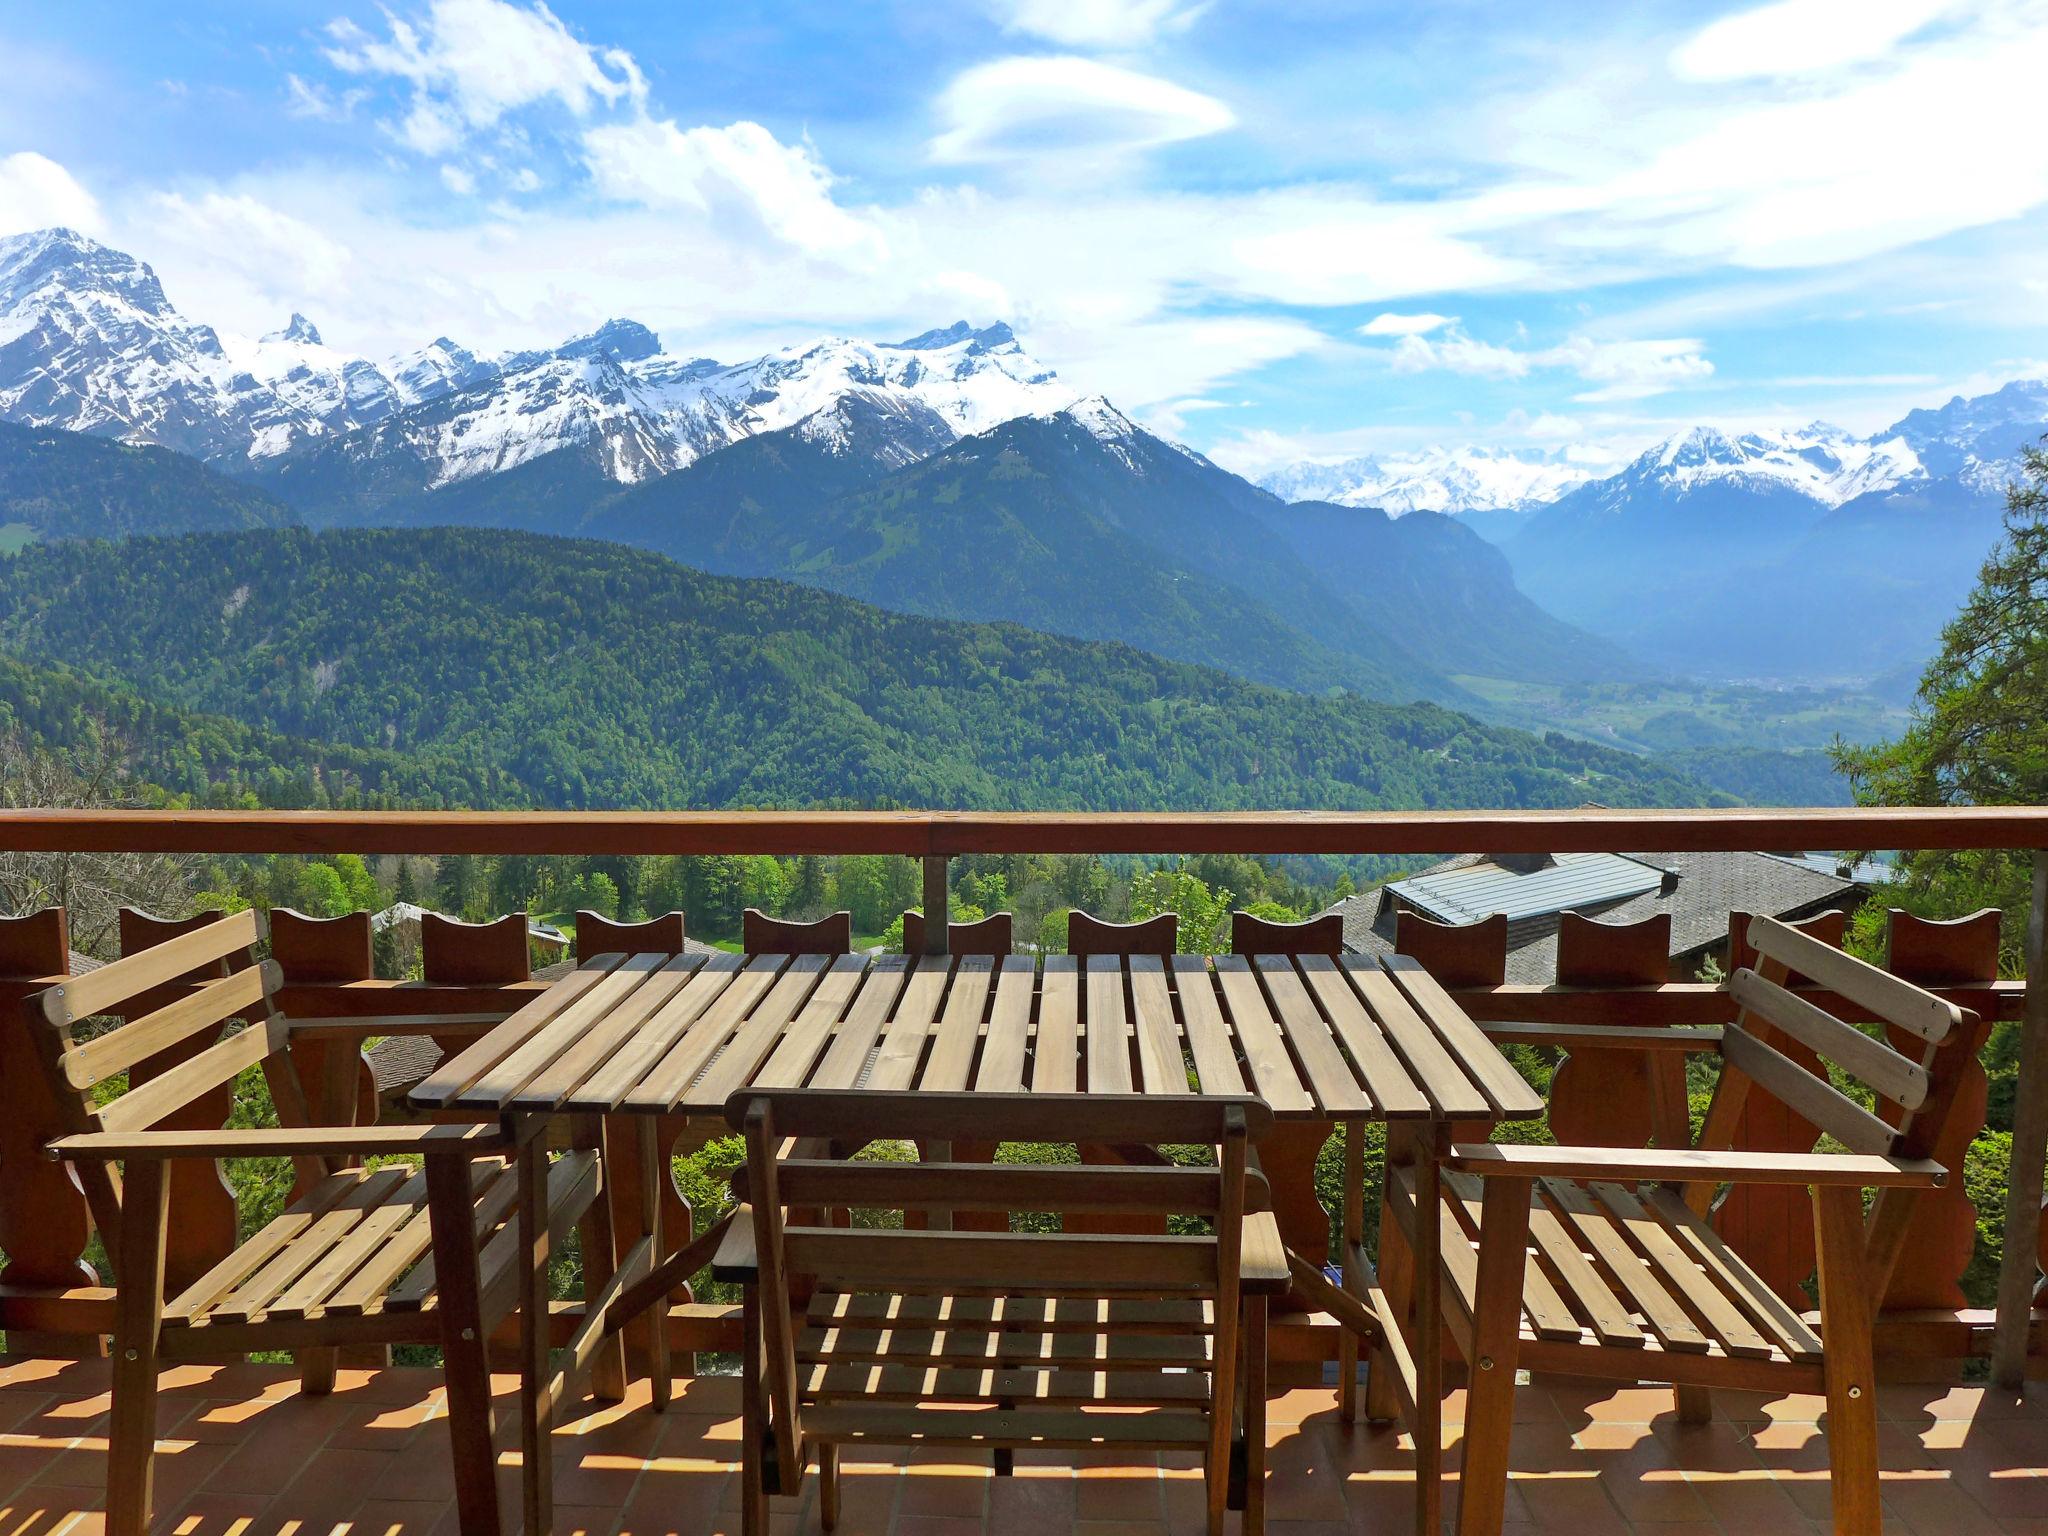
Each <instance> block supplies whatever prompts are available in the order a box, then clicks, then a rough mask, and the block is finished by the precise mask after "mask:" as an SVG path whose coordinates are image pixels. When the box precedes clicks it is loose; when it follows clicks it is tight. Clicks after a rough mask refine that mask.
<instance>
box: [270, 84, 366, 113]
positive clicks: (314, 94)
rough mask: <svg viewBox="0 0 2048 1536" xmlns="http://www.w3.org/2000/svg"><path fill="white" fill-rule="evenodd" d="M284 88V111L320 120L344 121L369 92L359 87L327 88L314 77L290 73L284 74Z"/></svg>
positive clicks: (354, 111)
mask: <svg viewBox="0 0 2048 1536" xmlns="http://www.w3.org/2000/svg"><path fill="white" fill-rule="evenodd" d="M284 90H285V110H286V111H287V112H289V113H290V114H291V115H292V116H293V117H304V118H311V119H313V120H314V121H316V122H323V123H345V122H347V121H348V120H349V119H350V118H352V117H354V116H355V114H356V108H357V107H359V106H361V105H362V104H363V102H364V101H365V100H366V99H367V98H368V97H369V94H370V93H369V92H368V91H367V90H364V89H361V88H360V87H359V88H357V89H355V90H348V91H333V90H329V89H328V88H327V87H326V86H324V85H322V84H320V83H319V82H318V81H315V80H306V79H302V78H301V77H300V76H298V75H292V74H288V75H286V76H285V77H284Z"/></svg>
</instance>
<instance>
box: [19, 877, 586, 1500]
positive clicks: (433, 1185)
mask: <svg viewBox="0 0 2048 1536" xmlns="http://www.w3.org/2000/svg"><path fill="white" fill-rule="evenodd" d="M262 937H263V929H262V925H261V922H260V921H259V919H258V917H257V915H256V914H255V913H253V912H241V913H236V914H234V915H233V916H228V917H221V918H219V919H217V920H216V921H213V922H209V923H206V924H204V925H202V926H198V927H195V928H192V929H191V930H190V931H188V932H185V933H183V934H181V935H180V936H179V937H176V938H173V939H170V940H168V941H166V942H164V943H161V944H158V945H156V946H154V947H152V948H149V949H145V950H142V951H140V952H139V953H136V954H133V955H130V956H128V957H127V958H125V959H122V960H117V961H115V962H114V963H113V964H111V965H109V966H106V967H104V968H103V969H100V970H97V971H92V972H89V973H87V974H86V975H83V976H74V977H71V978H69V979H67V980H66V981H64V982H63V983H62V984H61V985H59V986H54V987H50V988H47V989H46V990H44V991H42V992H39V993H37V994H35V996H33V997H31V998H29V999H28V1000H27V1001H26V1003H25V1004H24V1006H25V1007H26V1008H27V1009H28V1012H29V1027H30V1032H31V1033H32V1034H33V1035H34V1037H35V1039H36V1041H37V1045H38V1048H39V1052H40V1055H41V1059H42V1066H43V1069H44V1073H45V1075H46V1078H47V1080H48V1083H49V1086H50V1090H51V1096H52V1097H53V1098H54V1099H55V1100H56V1101H57V1103H58V1105H59V1108H60V1113H61V1115H62V1118H63V1120H64V1122H65V1123H66V1124H67V1126H68V1127H69V1132H70V1133H69V1134H67V1135H64V1136H60V1137H58V1138H57V1139H55V1140H54V1141H52V1142H51V1144H50V1146H49V1153H50V1155H51V1156H52V1157H55V1158H60V1159H63V1160H65V1161H67V1162H69V1163H70V1164H71V1165H72V1166H73V1167H74V1168H75V1170H76V1172H77V1176H78V1178H79V1181H80V1183H81V1185H82V1187H83V1188H84V1190H85V1193H86V1198H87V1201H88V1203H89V1205H90V1208H91V1210H92V1213H93V1219H94V1221H95V1223H96V1224H97V1225H98V1227H99V1230H100V1234H101V1236H102V1238H103V1239H104V1240H105V1242H106V1246H107V1252H108V1256H109V1257H110V1258H111V1259H112V1261H113V1267H114V1273H115V1279H116V1298H115V1307H114V1326H113V1360H114V1364H113V1416H112V1417H113V1422H112V1430H111V1442H112V1443H111V1453H110V1457H109V1462H108V1473H107V1527H108V1529H109V1531H111V1532H113V1533H115V1536H142V1533H143V1532H144V1531H145V1530H146V1529H147V1528H148V1525H149V1519H150V1493H151V1478H152V1469H153V1461H154V1451H155V1426H156V1387H157V1367H158V1363H159V1362H160V1361H163V1360H181V1359H206V1360H214V1359H220V1358H222V1357H232V1356H235V1355H239V1354H243V1353H246V1352H248V1351H251V1350H259V1349H261V1350H269V1349H289V1350H294V1351H298V1352H300V1355H301V1368H302V1371H303V1372H304V1374H305V1377H306V1386H307V1389H308V1390H309V1391H313V1392H320V1391H325V1390H327V1389H328V1388H329V1387H330V1386H331V1384H332V1350H333V1349H334V1348H335V1347H336V1346H340V1345H348V1344H392V1343H421V1344H440V1345H443V1347H444V1348H445V1349H446V1350H447V1353H448V1358H449V1393H450V1396H451V1398H453V1397H456V1396H458V1395H459V1394H461V1393H463V1392H465V1391H467V1392H473V1393H477V1394H481V1401H482V1402H483V1403H484V1404H485V1405H487V1404H488V1401H489V1378H488V1375H487V1366H486V1362H485V1359H484V1354H483V1351H484V1347H485V1340H486V1339H487V1337H488V1330H489V1328H490V1326H491V1325H492V1324H494V1323H496V1322H497V1321H498V1320H499V1319H501V1318H503V1317H504V1316H506V1315H507V1314H508V1313H510V1312H511V1311H512V1309H513V1308H514V1306H515V1305H516V1304H518V1303H520V1302H521V1300H522V1299H523V1298H522V1297H521V1296H520V1274H521V1272H522V1271H523V1269H524V1266H522V1265H521V1264H520V1263H519V1262H518V1260H519V1257H520V1254H521V1252H522V1251H523V1250H524V1249H525V1248H526V1246H527V1245H528V1244H530V1243H531V1242H532V1241H533V1240H534V1239H535V1237H536V1236H537V1233H536V1232H533V1231H522V1225H531V1224H532V1222H531V1220H530V1219H529V1218H528V1216H527V1212H528V1211H529V1210H537V1209H544V1210H545V1216H546V1222H547V1226H548V1228H549V1230H550V1232H551V1233H552V1234H553V1236H554V1238H555V1240H556V1241H557V1242H559V1241H560V1239H561V1238H562V1236H563V1235H565V1234H566V1232H567V1231H568V1229H569V1227H570V1226H571V1225H573V1223H574V1221H575V1219H576V1217H577V1215H578V1214H580V1212H581V1210H582V1208H583V1206H585V1205H587V1204H588V1203H589V1202H590V1200H591V1198H592V1196H593V1194H594V1193H595V1191H596V1188H597V1180H598V1166H597V1161H596V1159H595V1157H594V1156H593V1155H591V1154H589V1153H571V1154H570V1155H568V1156H567V1157H564V1158H562V1159H560V1160H559V1161H557V1162H555V1163H554V1164H553V1165H552V1167H550V1166H549V1165H548V1163H547V1161H546V1158H545V1153H544V1148H542V1146H541V1145H540V1143H539V1142H537V1141H535V1142H531V1143H529V1144H527V1145H525V1146H514V1145H513V1144H511V1143H510V1142H509V1141H508V1140H507V1139H506V1138H505V1137H504V1135H503V1134H502V1133H501V1132H500V1131H499V1130H498V1129H497V1128H496V1127H491V1126H466V1125H436V1126H417V1125H386V1126H376V1125H372V1126H345V1127H315V1126H311V1125H309V1124H308V1123H307V1122H308V1113H307V1108H306V1094H305V1089H304V1087H303V1085H302V1083H301V1082H300V1079H299V1075H298V1072H297V1069H296V1068H295V1066H294V1064H293V1061H292V1058H291V1053H290V1051H289V1049H288V1046H289V1044H290V1041H291V1026H290V1024H289V1023H288V1022H287V1021H286V1020H285V1019H284V1017H283V1016H282V1015H280V1014H279V1013H277V1012H276V1011H275V1008H274V1005H273V994H274V992H275V989H276V987H277V985H278V966H277V963H276V962H275V961H264V962H263V963H261V964H256V963H254V962H253V961H252V960H251V958H250V947H251V946H252V945H254V944H255V943H257V942H258V941H259V940H260V939H261V938H262ZM223 962H225V965H223ZM166 997H168V998H169V1000H168V1001H165V1000H164V999H165V998H166ZM108 1016H115V1018H114V1019H109V1021H108V1025H107V1026H106V1027H100V1026H96V1025H95V1022H94V1021H97V1020H102V1019H108ZM237 1026H239V1027H237ZM330 1030H331V1021H330ZM167 1055H171V1056H175V1057H176V1058H177V1060H176V1064H175V1065H173V1066H170V1067H168V1068H167V1069H164V1070H160V1071H157V1072H156V1073H155V1074H154V1075H152V1076H151V1077H149V1079H148V1081H146V1082H141V1081H134V1080H132V1079H133V1078H134V1077H135V1076H136V1074H134V1073H132V1072H131V1069H133V1068H137V1067H138V1066H140V1065H141V1064H142V1063H144V1062H147V1061H150V1060H151V1059H152V1058H154V1059H156V1060H157V1061H159V1062H161V1061H162V1060H164V1059H165V1058H166V1056H167ZM259 1066H260V1067H261V1068H262V1070H263V1074H264V1077H265V1080H266V1081H267V1083H268V1084H269V1087H270V1093H271V1097H272V1100H273V1101H274V1102H275V1104H276V1108H277V1115H278V1120H279V1122H280V1124H279V1126H278V1127H277V1128H275V1129H269V1128H266V1129H230V1130H219V1129H212V1130H204V1129H191V1128H186V1129H179V1130H166V1129H162V1128H161V1127H162V1125H163V1123H164V1122H165V1121H167V1120H175V1119H177V1118H178V1117H179V1114H180V1112H181V1111H183V1110H185V1109H186V1108H187V1106H189V1105H191V1104H192V1103H193V1102H194V1100H195V1099H197V1098H199V1097H201V1096H203V1095H206V1094H209V1093H211V1092H213V1091H215V1090H217V1089H220V1088H222V1087H223V1086H224V1085H227V1084H230V1083H232V1082H233V1081H234V1080H235V1079H236V1078H237V1077H238V1076H240V1075H241V1074H242V1073H243V1072H244V1071H246V1070H247V1069H249V1068H251V1067H259ZM394 1154H396V1155H405V1154H418V1155H420V1156H421V1158H422V1163H423V1166H413V1165H410V1164H406V1163H397V1164H387V1165H385V1166H383V1167H379V1168H376V1169H370V1168H366V1167H362V1166H360V1165H359V1164H358V1163H356V1162H355V1160H356V1159H359V1158H362V1157H365V1156H369V1155H376V1156H380V1157H389V1156H392V1155H394ZM280 1156H283V1157H290V1158H291V1159H292V1160H293V1161H294V1163H295V1164H296V1165H297V1171H298V1173H299V1177H300V1182H301V1187H302V1188H304V1189H305V1190H306V1193H305V1194H304V1195H303V1196H302V1197H301V1198H300V1199H298V1200H296V1201H294V1202H293V1203H292V1204H291V1205H290V1207H289V1208H288V1209H286V1210H285V1211H284V1212H283V1213H282V1214H281V1215H279V1216H278V1217H276V1218H275V1219H274V1220H272V1221H270V1222H269V1223H267V1224H266V1225H265V1226H264V1227H263V1228H262V1229H261V1230H260V1231H258V1232H255V1233H253V1234H251V1235H250V1236H249V1237H248V1238H247V1239H246V1240H244V1241H243V1242H242V1243H241V1244H240V1245H239V1246H238V1247H237V1248H235V1250H234V1251H233V1252H232V1253H230V1254H229V1255H228V1256H227V1257H226V1258H225V1259H223V1260H221V1261H220V1262H219V1263H218V1264H216V1265H215V1266H214V1267H213V1268H212V1269H210V1270H209V1271H207V1272H206V1273H205V1274H203V1275H201V1276H200V1277H199V1278H198V1279H196V1280H195V1281H193V1282H192V1283H190V1284H189V1285H185V1286H183V1287H182V1288H181V1289H178V1290H177V1293H176V1294H174V1295H169V1296H167V1295H166V1294H165V1291H166V1284H165V1265H164V1257H165V1255H164V1248H165V1227H166V1217H167V1214H168V1208H169V1199H168V1195H169V1189H170V1177H169V1170H170V1168H171V1166H172V1164H173V1162H174V1160H178V1159H221V1158H244V1157H280ZM117 1164H118V1165H120V1171H119V1172H118V1173H117V1172H116V1165H117ZM543 1181H544V1183H543ZM534 1195H538V1196H539V1199H537V1200H534V1201H533V1203H532V1204H530V1205H529V1204H528V1198H529V1196H534ZM515 1206H518V1207H520V1218H519V1219H518V1220H511V1219H509V1218H510V1217H511V1215H512V1212H513V1211H514V1208H515ZM430 1209H432V1210H438V1211H443V1212H449V1211H452V1212H453V1217H452V1219H446V1220H444V1221H443V1222H441V1223H438V1224H436V1223H433V1222H432V1221H431V1220H430V1215H429V1212H430ZM534 1219H537V1218H534ZM458 1234H459V1236H458ZM430 1250H431V1252H430ZM437 1274H438V1275H451V1276H458V1277H460V1278H462V1279H463V1280H469V1279H471V1278H472V1277H479V1276H480V1282H481V1295H482V1307H481V1315H479V1316H470V1317H466V1318H457V1317H454V1316H449V1317H447V1318H446V1319H445V1324H446V1326H445V1329H444V1318H443V1315H442V1309H441V1308H440V1306H439V1304H438V1303H439V1287H438V1286H437ZM450 1291H451V1294H455V1293H464V1288H463V1287H462V1286H458V1285H453V1284H451V1286H450ZM541 1301H542V1305H541V1309H540V1310H539V1312H538V1313H536V1312H535V1311H534V1310H532V1309H531V1308H528V1309H526V1310H525V1320H526V1326H527V1329H528V1331H529V1333H531V1330H532V1329H534V1328H535V1327H538V1328H539V1329H541V1330H542V1333H541V1337H542V1338H543V1339H544V1338H545V1329H546V1327H547V1317H546V1310H545V1298H541ZM458 1329H459V1331H458ZM444 1335H445V1336H444ZM523 1358H526V1359H527V1360H529V1361H531V1360H533V1359H534V1358H535V1353H534V1351H532V1350H528V1351H526V1352H525V1353H524V1356H523ZM538 1358H540V1359H542V1360H544V1359H545V1355H544V1353H543V1354H541V1355H539V1357H538ZM465 1368H466V1369H465ZM453 1422H457V1423H459V1422H461V1418H460V1416H459V1415H458V1416H456V1418H455V1420H454V1421H453ZM533 1465H534V1460H533V1458H529V1471H530V1472H531V1469H532V1467H533ZM536 1486H537V1487H541V1488H544V1486H545V1484H544V1481H542V1482H540V1483H538V1484H535V1483H533V1482H531V1481H530V1482H529V1501H530V1502H529V1509H531V1508H532V1507H533V1504H532V1502H531V1501H532V1500H533V1499H534V1498H535V1497H536V1495H535V1494H534V1492H533V1489H534V1488H535V1487H536ZM475 1492H477V1491H473V1490H464V1493H465V1495H466V1499H467V1496H469V1495H471V1494H473V1493H475ZM480 1492H481V1495H482V1496H483V1497H485V1498H487V1499H488V1500H489V1501H490V1502H489V1509H490V1512H491V1513H490V1518H491V1519H492V1520H495V1508H496V1506H495V1499H496V1494H495V1490H494V1489H485V1490H481V1491H480ZM464 1513H465V1515H466V1516H467V1515H468V1514H469V1513H470V1510H469V1509H468V1508H467V1507H465V1511H464Z"/></svg>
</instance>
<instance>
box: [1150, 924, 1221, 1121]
mask: <svg viewBox="0 0 2048 1536" xmlns="http://www.w3.org/2000/svg"><path fill="white" fill-rule="evenodd" d="M1131 1022H1132V1025H1133V1028H1134V1032H1135V1036H1136V1040H1137V1046H1138V1077H1139V1082H1140V1085H1141V1086H1142V1087H1143V1089H1144V1091H1145V1092H1146V1093H1154V1094H1180V1093H1188V1092H1191V1091H1192V1090H1191V1089H1190V1088H1189V1086H1188V1068H1187V1062H1186V1060H1185V1059H1184V1058H1183V1056H1182V1055H1181V1044H1180V1026H1179V1025H1178V1024H1176V1023H1175V1022H1174V1017H1173V995H1172V993H1171V992H1169V991H1168V990H1167V986H1166V967H1165V966H1164V965H1162V964H1161V963H1160V960H1159V957H1158V956H1157V955H1134V956H1132V958H1131ZM1210 1091H1211V1092H1214V1091H1215V1090H1214V1089H1211V1090H1210Z"/></svg>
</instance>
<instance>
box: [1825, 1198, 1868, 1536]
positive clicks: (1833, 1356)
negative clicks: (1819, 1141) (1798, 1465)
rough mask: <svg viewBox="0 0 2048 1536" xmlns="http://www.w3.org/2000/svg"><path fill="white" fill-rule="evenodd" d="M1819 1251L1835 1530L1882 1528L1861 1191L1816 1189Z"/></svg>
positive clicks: (1853, 1533)
mask: <svg viewBox="0 0 2048 1536" xmlns="http://www.w3.org/2000/svg"><path fill="white" fill-rule="evenodd" d="M1813 1226H1814V1238H1815V1242H1814V1247H1815V1249H1816V1256H1817V1257H1818V1259H1819V1266H1818V1268H1819V1275H1820V1328H1821V1338H1822V1340H1823V1341H1824V1342H1825V1344H1826V1347H1827V1353H1826V1357H1825V1360H1824V1369H1825V1371H1826V1373H1827V1389H1828V1430H1827V1436H1828V1487H1829V1491H1830V1493H1831V1495H1832V1497H1833V1503H1834V1528H1835V1536H1878V1533H1879V1532H1880V1531H1881V1530H1882V1528H1883V1516H1882V1514H1881V1513H1880V1512H1879V1506H1878V1478H1877V1382H1876V1374H1877V1373H1876V1369H1875V1361H1874V1359H1873V1357H1872V1349H1871V1340H1870V1329H1871V1313H1872V1310H1873V1308H1874V1307H1875V1305H1876V1298H1875V1297H1873V1296H1872V1295H1871V1294H1870V1288H1869V1287H1868V1286H1867V1285H1866V1283H1865V1279H1866V1276H1865V1269H1866V1266H1865V1264H1864V1262H1863V1254H1864V1247H1863V1243H1864V1236H1863V1191H1862V1190H1860V1189H1857V1188H1856V1187H1855V1186H1853V1185H1835V1186H1829V1187H1826V1188H1820V1189H1815V1190H1814V1191H1813Z"/></svg>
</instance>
